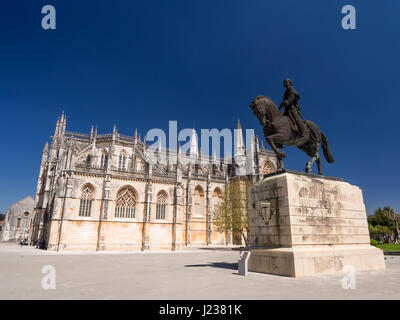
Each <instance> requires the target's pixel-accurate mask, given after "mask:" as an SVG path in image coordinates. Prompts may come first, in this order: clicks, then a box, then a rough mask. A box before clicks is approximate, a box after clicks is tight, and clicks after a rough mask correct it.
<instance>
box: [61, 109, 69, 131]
mask: <svg viewBox="0 0 400 320" xmlns="http://www.w3.org/2000/svg"><path fill="white" fill-rule="evenodd" d="M66 126H67V116H66V115H64V110H63V112H62V114H61V120H60V127H61V130H60V131H61V135H63V134H64V132H65V127H66Z"/></svg>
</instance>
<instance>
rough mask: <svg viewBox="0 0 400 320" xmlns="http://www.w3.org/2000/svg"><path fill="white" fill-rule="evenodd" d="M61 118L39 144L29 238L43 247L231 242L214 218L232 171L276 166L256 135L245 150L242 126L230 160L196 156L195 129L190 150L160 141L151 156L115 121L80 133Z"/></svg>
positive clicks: (256, 175) (253, 176) (255, 175)
mask: <svg viewBox="0 0 400 320" xmlns="http://www.w3.org/2000/svg"><path fill="white" fill-rule="evenodd" d="M66 122H67V120H66V116H64V114H63V115H62V116H61V118H59V119H58V120H57V125H56V129H55V132H54V135H53V136H52V137H51V138H52V142H51V144H50V145H49V144H48V143H46V145H45V147H44V149H43V155H42V160H41V164H40V172H39V178H38V184H37V192H36V199H35V204H34V209H33V211H34V212H33V213H34V218H33V226H32V230H31V232H30V237H29V240H30V243H31V244H36V243H40V244H41V246H42V247H44V248H46V249H48V250H56V251H61V250H90V251H97V250H117V251H121V250H178V249H181V248H183V247H184V246H207V245H231V244H232V243H233V244H235V241H236V240H235V235H232V234H230V233H218V232H216V230H215V228H214V226H213V221H212V213H213V210H214V208H215V206H216V205H218V203H219V201H221V198H222V195H223V190H224V188H225V185H226V184H227V183H229V181H231V179H234V178H235V177H237V176H244V177H245V178H247V179H250V180H251V181H252V182H254V181H257V180H259V179H260V178H261V177H262V175H263V174H266V173H270V172H272V171H275V168H276V167H277V160H276V157H275V155H274V154H273V152H271V151H269V150H266V149H264V147H263V146H261V147H259V143H258V139H257V137H256V136H253V138H252V139H251V141H252V142H251V146H250V148H248V150H245V146H244V140H243V134H242V129H241V127H240V123H238V126H237V129H238V130H235V139H234V156H233V159H232V160H233V161H231V162H232V163H228V161H225V160H226V159H223V158H222V159H217V158H216V157H215V156H208V155H201V153H200V152H199V150H198V147H197V138H196V134H195V131H194V130H193V135H192V138H191V141H190V151H188V152H184V153H183V152H181V151H180V147H179V148H178V150H169V149H166V148H162V147H161V146H160V147H159V148H158V149H157V152H156V154H157V156H156V157H150V156H149V155H148V152H147V150H148V145H147V144H146V141H145V140H144V141H141V138H140V136H139V137H138V135H137V133H136V132H135V134H134V136H126V135H122V134H119V133H118V131H117V129H116V127H115V126H114V130H113V132H112V133H111V134H97V128H96V129H93V127H92V130H91V132H90V134H82V133H75V132H69V131H66ZM161 155H164V157H162V156H161ZM240 157H241V158H242V159H243V158H245V159H247V160H246V161H245V162H246V163H244V162H243V161H238V159H239V158H240ZM165 159H166V160H165ZM171 159H174V161H170V160H171ZM190 159H201V160H202V161H201V162H200V163H199V161H197V163H196V162H195V161H193V162H191V161H190ZM249 159H250V160H249ZM249 161H250V163H249ZM202 163H206V164H202ZM244 166H247V168H250V171H249V170H247V171H245V170H244ZM248 172H250V173H249V174H244V173H248ZM239 240H240V239H239Z"/></svg>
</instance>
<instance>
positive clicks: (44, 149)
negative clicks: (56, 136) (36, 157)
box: [43, 141, 49, 153]
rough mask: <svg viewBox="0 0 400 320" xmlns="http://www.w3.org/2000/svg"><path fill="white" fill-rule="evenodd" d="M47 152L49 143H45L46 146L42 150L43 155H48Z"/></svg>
mask: <svg viewBox="0 0 400 320" xmlns="http://www.w3.org/2000/svg"><path fill="white" fill-rule="evenodd" d="M48 152H49V143H48V142H47V141H46V144H45V145H44V148H43V153H48Z"/></svg>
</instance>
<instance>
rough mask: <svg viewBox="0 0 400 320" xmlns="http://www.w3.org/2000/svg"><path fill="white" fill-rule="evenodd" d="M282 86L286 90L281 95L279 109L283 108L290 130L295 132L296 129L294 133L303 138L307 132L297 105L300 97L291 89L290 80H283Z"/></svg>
mask: <svg viewBox="0 0 400 320" xmlns="http://www.w3.org/2000/svg"><path fill="white" fill-rule="evenodd" d="M283 86H284V87H285V88H286V90H285V93H284V94H283V101H282V103H281V105H280V107H279V109H282V108H284V110H283V115H284V116H287V117H288V118H289V121H290V123H291V126H292V129H294V130H296V127H297V130H296V131H297V132H298V133H299V134H300V136H301V137H304V136H305V134H306V132H307V127H306V125H305V123H304V121H303V120H302V119H301V118H303V116H302V115H301V113H300V106H299V104H298V101H299V99H300V95H299V94H298V92H297V91H296V89H295V88H293V87H292V80H290V79H285V80H283Z"/></svg>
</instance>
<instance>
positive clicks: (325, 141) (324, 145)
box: [321, 132, 335, 163]
mask: <svg viewBox="0 0 400 320" xmlns="http://www.w3.org/2000/svg"><path fill="white" fill-rule="evenodd" d="M321 144H322V150H323V151H324V156H325V159H326V161H328V162H329V163H333V162H335V160H334V159H333V156H332V153H331V149H330V148H329V143H328V139H327V138H326V137H325V135H324V134H323V132H321Z"/></svg>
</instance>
